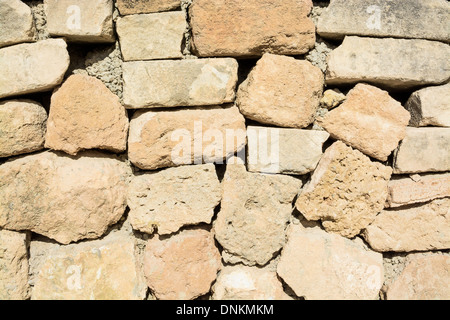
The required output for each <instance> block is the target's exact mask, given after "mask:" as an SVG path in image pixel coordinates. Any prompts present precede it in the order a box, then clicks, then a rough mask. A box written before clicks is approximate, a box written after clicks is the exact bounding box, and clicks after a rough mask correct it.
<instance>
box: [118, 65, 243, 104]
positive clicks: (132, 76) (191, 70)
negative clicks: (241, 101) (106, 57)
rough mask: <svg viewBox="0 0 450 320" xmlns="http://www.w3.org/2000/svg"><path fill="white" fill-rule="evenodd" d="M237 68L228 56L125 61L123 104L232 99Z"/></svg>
mask: <svg viewBox="0 0 450 320" xmlns="http://www.w3.org/2000/svg"><path fill="white" fill-rule="evenodd" d="M237 70H238V63H237V61H236V60H234V59H232V58H220V59H190V60H164V61H132V62H125V63H124V64H123V81H124V87H123V97H124V103H125V106H126V107H127V108H130V109H138V108H162V107H185V106H206V105H217V104H223V103H227V102H233V101H234V98H235V88H236V83H237V79H238V77H237Z"/></svg>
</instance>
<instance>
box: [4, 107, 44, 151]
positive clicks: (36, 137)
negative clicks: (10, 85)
mask: <svg viewBox="0 0 450 320" xmlns="http://www.w3.org/2000/svg"><path fill="white" fill-rule="evenodd" d="M46 124H47V113H46V112H45V109H44V107H42V105H40V104H39V103H37V102H34V101H31V100H7V101H2V102H0V158H1V157H10V156H15V155H19V154H23V153H30V152H34V151H38V150H41V149H43V148H44V140H45V130H46Z"/></svg>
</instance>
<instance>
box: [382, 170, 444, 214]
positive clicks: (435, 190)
mask: <svg viewBox="0 0 450 320" xmlns="http://www.w3.org/2000/svg"><path fill="white" fill-rule="evenodd" d="M445 197H450V173H442V174H424V175H420V176H419V175H417V177H406V178H398V179H394V180H391V181H389V184H388V197H387V200H386V207H400V206H404V205H408V204H413V203H421V202H427V201H430V200H433V199H437V198H445Z"/></svg>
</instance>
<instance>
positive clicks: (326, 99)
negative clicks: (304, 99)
mask: <svg viewBox="0 0 450 320" xmlns="http://www.w3.org/2000/svg"><path fill="white" fill-rule="evenodd" d="M345 99H346V96H345V94H343V93H342V92H340V91H339V90H331V89H329V90H326V91H325V92H324V93H323V97H322V99H320V105H321V106H322V107H324V108H327V109H328V110H331V109H333V108H336V107H337V106H338V105H340V104H341V103H342V102H344V101H345Z"/></svg>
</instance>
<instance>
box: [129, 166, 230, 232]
mask: <svg viewBox="0 0 450 320" xmlns="http://www.w3.org/2000/svg"><path fill="white" fill-rule="evenodd" d="M221 196H222V190H221V186H220V182H219V179H218V177H217V174H216V171H215V167H214V165H213V164H204V165H196V166H182V167H178V168H169V169H165V170H162V171H159V172H156V173H145V174H143V175H139V176H135V177H134V178H133V179H132V181H131V183H130V186H129V188H128V206H129V207H130V213H129V216H130V219H131V224H132V226H133V228H134V229H136V230H139V231H141V232H146V233H153V232H155V231H157V233H158V234H161V235H164V234H169V233H173V232H176V231H178V230H179V229H180V228H181V227H183V226H185V225H195V224H199V223H202V222H204V223H211V219H212V217H213V215H214V208H215V207H216V206H217V205H218V204H219V203H220V199H221Z"/></svg>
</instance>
